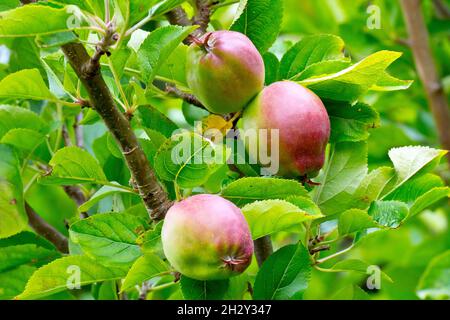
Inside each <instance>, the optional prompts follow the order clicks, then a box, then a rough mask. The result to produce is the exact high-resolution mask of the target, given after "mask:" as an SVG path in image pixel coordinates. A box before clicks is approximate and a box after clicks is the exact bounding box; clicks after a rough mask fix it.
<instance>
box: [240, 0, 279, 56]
mask: <svg viewBox="0 0 450 320" xmlns="http://www.w3.org/2000/svg"><path fill="white" fill-rule="evenodd" d="M282 19H283V2H282V1H281V0H247V4H246V7H245V9H244V10H243V12H242V14H241V15H240V17H239V18H238V19H237V20H236V21H234V23H233V25H232V26H231V30H233V31H238V32H241V33H243V34H245V35H247V37H249V38H250V40H252V42H253V44H254V45H255V46H256V48H257V49H258V51H259V52H261V53H264V52H266V51H267V50H268V49H269V48H270V47H271V46H272V44H273V43H274V42H275V40H276V38H277V35H278V32H279V31H280V28H281V22H282Z"/></svg>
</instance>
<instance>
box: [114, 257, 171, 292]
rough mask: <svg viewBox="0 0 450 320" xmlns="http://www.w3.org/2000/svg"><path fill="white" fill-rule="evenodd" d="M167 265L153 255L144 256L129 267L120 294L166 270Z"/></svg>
mask: <svg viewBox="0 0 450 320" xmlns="http://www.w3.org/2000/svg"><path fill="white" fill-rule="evenodd" d="M168 269H169V268H168V266H167V264H166V263H165V262H164V261H162V260H161V258H159V257H158V256H156V255H154V254H145V255H144V256H142V257H140V258H139V259H137V260H136V261H135V262H134V264H133V265H132V266H131V269H130V271H129V272H128V274H127V276H126V277H125V280H124V282H123V284H122V287H121V289H120V291H121V292H123V291H126V290H128V289H131V288H133V287H134V286H136V285H140V284H142V283H143V282H144V281H147V280H150V279H152V278H154V277H157V276H158V275H161V273H163V272H166V271H167V270H168Z"/></svg>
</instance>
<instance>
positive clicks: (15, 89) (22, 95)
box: [0, 20, 59, 102]
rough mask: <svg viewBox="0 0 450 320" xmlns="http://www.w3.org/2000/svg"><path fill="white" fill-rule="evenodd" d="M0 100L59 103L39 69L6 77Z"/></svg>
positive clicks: (1, 82) (1, 87) (0, 83)
mask: <svg viewBox="0 0 450 320" xmlns="http://www.w3.org/2000/svg"><path fill="white" fill-rule="evenodd" d="M0 21H1V20H0ZM0 99H31V100H49V101H53V102H58V101H59V100H58V99H57V98H56V97H55V96H54V95H53V94H52V93H51V92H50V90H48V88H47V86H46V85H45V83H44V79H42V76H41V74H40V73H39V70H38V69H27V70H21V71H17V72H15V73H11V74H9V75H7V76H6V77H4V78H3V79H2V80H1V81H0Z"/></svg>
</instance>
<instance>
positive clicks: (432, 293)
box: [416, 250, 450, 300]
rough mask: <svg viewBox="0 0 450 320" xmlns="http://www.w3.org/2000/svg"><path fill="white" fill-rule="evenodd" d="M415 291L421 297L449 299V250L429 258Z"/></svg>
mask: <svg viewBox="0 0 450 320" xmlns="http://www.w3.org/2000/svg"><path fill="white" fill-rule="evenodd" d="M416 292H417V295H418V296H419V297H420V298H421V299H436V300H438V299H440V300H449V299H450V250H447V251H446V252H445V253H443V254H441V255H439V256H437V257H435V258H434V259H433V260H431V262H430V264H429V265H428V266H427V269H426V270H425V272H424V273H423V275H422V277H421V278H420V282H419V285H418V287H417V290H416Z"/></svg>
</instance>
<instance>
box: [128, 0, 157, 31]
mask: <svg viewBox="0 0 450 320" xmlns="http://www.w3.org/2000/svg"><path fill="white" fill-rule="evenodd" d="M158 2H160V0H132V1H127V3H128V4H129V13H130V18H129V20H130V21H129V25H133V24H135V23H137V22H138V21H139V20H141V19H142V18H144V17H145V16H147V15H148V14H149V13H150V12H151V10H150V9H151V8H152V7H153V6H154V5H155V4H156V3H158Z"/></svg>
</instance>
